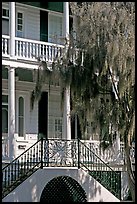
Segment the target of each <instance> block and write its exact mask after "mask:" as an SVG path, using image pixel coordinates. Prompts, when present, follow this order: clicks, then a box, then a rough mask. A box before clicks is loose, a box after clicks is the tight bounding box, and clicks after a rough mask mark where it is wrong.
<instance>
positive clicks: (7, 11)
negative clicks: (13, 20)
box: [2, 9, 9, 19]
mask: <svg viewBox="0 0 137 204" xmlns="http://www.w3.org/2000/svg"><path fill="white" fill-rule="evenodd" d="M2 18H5V19H9V10H8V9H2Z"/></svg>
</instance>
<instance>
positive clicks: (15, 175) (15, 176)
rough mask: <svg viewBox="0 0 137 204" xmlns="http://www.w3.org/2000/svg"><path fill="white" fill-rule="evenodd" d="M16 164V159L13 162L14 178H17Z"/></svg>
mask: <svg viewBox="0 0 137 204" xmlns="http://www.w3.org/2000/svg"><path fill="white" fill-rule="evenodd" d="M16 168H17V165H16V161H15V163H14V180H16V179H17V169H16Z"/></svg>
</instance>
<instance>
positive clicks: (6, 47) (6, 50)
mask: <svg viewBox="0 0 137 204" xmlns="http://www.w3.org/2000/svg"><path fill="white" fill-rule="evenodd" d="M7 53H8V40H7V39H5V54H6V55H7Z"/></svg>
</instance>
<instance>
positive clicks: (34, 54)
mask: <svg viewBox="0 0 137 204" xmlns="http://www.w3.org/2000/svg"><path fill="white" fill-rule="evenodd" d="M32 45H33V46H32V47H33V52H32V53H33V57H32V58H33V59H34V58H35V56H36V53H35V44H34V43H33V44H32Z"/></svg>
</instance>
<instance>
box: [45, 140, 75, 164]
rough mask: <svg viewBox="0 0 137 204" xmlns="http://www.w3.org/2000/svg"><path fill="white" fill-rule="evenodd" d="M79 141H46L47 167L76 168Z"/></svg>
mask: <svg viewBox="0 0 137 204" xmlns="http://www.w3.org/2000/svg"><path fill="white" fill-rule="evenodd" d="M77 149H78V148H77V141H74V140H70V141H69V140H64V141H63V140H58V139H54V140H45V141H44V162H45V164H46V165H47V166H76V164H77V154H78V153H77Z"/></svg>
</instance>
